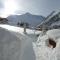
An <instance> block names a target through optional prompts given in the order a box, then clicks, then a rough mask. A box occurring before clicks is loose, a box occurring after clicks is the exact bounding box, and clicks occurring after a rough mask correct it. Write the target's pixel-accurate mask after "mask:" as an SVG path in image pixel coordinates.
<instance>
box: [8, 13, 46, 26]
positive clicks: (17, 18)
mask: <svg viewBox="0 0 60 60" xmlns="http://www.w3.org/2000/svg"><path fill="white" fill-rule="evenodd" d="M7 19H8V21H9V24H10V25H17V23H18V22H20V23H21V22H24V23H28V24H29V26H30V27H35V26H37V25H38V24H40V23H41V22H42V21H43V20H44V19H45V17H43V16H39V15H32V14H30V13H25V14H22V15H10V16H8V17H7Z"/></svg>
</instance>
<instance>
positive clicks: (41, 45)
mask: <svg viewBox="0 0 60 60" xmlns="http://www.w3.org/2000/svg"><path fill="white" fill-rule="evenodd" d="M49 38H52V39H53V40H54V41H55V42H56V47H55V48H50V47H48V46H47V44H48V40H49ZM33 46H34V51H35V54H36V60H60V29H53V30H49V31H47V32H46V34H45V35H40V36H39V37H38V41H37V42H36V43H33Z"/></svg>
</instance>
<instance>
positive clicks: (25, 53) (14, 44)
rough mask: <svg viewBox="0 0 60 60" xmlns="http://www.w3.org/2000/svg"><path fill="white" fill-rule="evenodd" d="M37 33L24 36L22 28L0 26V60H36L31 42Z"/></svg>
mask: <svg viewBox="0 0 60 60" xmlns="http://www.w3.org/2000/svg"><path fill="white" fill-rule="evenodd" d="M37 32H38V31H35V30H30V29H27V34H24V33H23V28H20V27H14V26H10V25H5V24H4V25H3V24H0V60H36V56H35V53H34V50H33V44H32V42H33V40H36V39H37V37H36V38H33V37H35V36H36V35H35V34H36V33H37ZM34 33H35V34H34ZM31 35H32V36H33V37H32V36H31Z"/></svg>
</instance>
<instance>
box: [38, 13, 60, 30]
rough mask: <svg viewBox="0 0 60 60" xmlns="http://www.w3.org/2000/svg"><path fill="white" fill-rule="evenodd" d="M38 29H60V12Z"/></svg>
mask: <svg viewBox="0 0 60 60" xmlns="http://www.w3.org/2000/svg"><path fill="white" fill-rule="evenodd" d="M38 27H41V28H42V27H44V28H47V29H57V28H60V12H56V13H54V14H53V15H51V16H50V17H49V18H48V19H46V20H44V21H43V22H42V23H41V24H40V25H39V26H38Z"/></svg>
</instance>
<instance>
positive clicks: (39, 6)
mask: <svg viewBox="0 0 60 60" xmlns="http://www.w3.org/2000/svg"><path fill="white" fill-rule="evenodd" d="M58 10H60V0H0V16H5V17H6V16H8V15H10V14H23V13H26V12H29V13H31V14H36V15H43V16H48V15H49V14H50V13H51V12H52V11H58Z"/></svg>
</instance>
